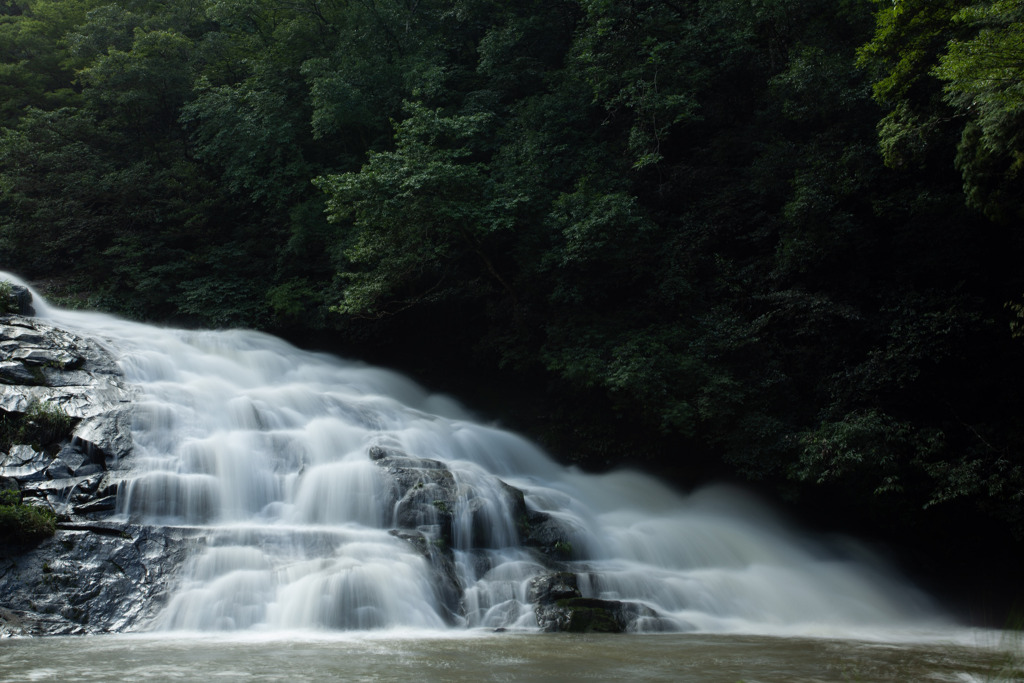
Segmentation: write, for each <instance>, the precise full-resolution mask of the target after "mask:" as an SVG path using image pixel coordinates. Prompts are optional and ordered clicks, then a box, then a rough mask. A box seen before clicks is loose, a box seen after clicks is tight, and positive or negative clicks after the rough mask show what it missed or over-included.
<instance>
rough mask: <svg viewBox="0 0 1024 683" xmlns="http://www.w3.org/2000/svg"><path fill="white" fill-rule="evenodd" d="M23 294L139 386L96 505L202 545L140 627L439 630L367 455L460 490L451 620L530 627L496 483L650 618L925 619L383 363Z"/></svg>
mask: <svg viewBox="0 0 1024 683" xmlns="http://www.w3.org/2000/svg"><path fill="white" fill-rule="evenodd" d="M0 279H8V280H13V281H15V282H16V283H18V282H19V281H18V280H17V279H16V278H13V277H12V276H8V275H5V274H2V273H0ZM35 307H36V311H37V314H38V315H39V316H40V317H42V318H46V319H47V320H48V321H49V322H51V323H53V324H56V325H58V326H63V327H66V328H70V329H74V330H77V331H78V332H80V333H82V334H85V335H88V336H91V337H94V338H96V339H98V340H99V341H100V342H101V343H102V344H104V346H106V347H107V348H108V349H109V350H110V351H111V353H112V354H113V355H114V357H115V358H116V360H117V362H118V363H119V365H120V367H121V368H122V369H123V371H124V373H125V376H126V378H127V379H128V380H129V381H130V382H132V383H134V384H135V385H137V386H138V387H139V389H140V391H141V396H140V399H139V401H138V404H137V407H136V410H135V417H134V427H133V437H134V442H135V448H134V454H133V456H132V457H131V459H130V460H131V462H130V463H125V465H126V466H128V467H129V470H128V472H127V474H126V477H127V478H126V481H125V483H124V484H123V485H122V487H121V490H120V493H119V502H118V514H119V515H120V516H122V517H124V518H127V519H131V520H133V521H137V522H141V523H147V524H165V525H176V526H191V527H200V528H202V530H203V534H204V536H205V537H206V541H207V542H206V543H205V547H204V549H203V550H202V551H200V552H199V553H198V554H197V555H196V556H195V557H193V558H191V560H190V561H189V562H187V563H186V566H185V567H184V569H183V572H182V575H181V577H180V581H179V583H178V587H177V589H176V591H175V593H174V595H173V596H172V597H171V598H170V600H169V601H168V603H167V606H166V608H165V609H164V610H163V612H162V613H161V615H160V617H159V618H158V620H157V622H156V624H155V625H154V628H157V629H166V630H183V631H213V630H217V631H249V632H254V633H267V632H285V631H292V630H295V629H322V630H328V631H332V630H357V631H358V630H365V629H382V628H390V629H416V630H420V629H422V630H425V631H432V630H437V629H444V628H450V627H451V625H452V615H450V614H447V613H446V612H445V609H444V607H443V606H442V604H441V600H440V599H439V596H438V595H437V591H436V589H435V587H434V586H432V584H431V582H430V580H429V576H430V566H429V561H428V560H427V559H426V558H425V557H424V555H423V554H421V553H420V552H417V551H416V549H415V548H414V547H413V546H412V545H411V544H410V543H407V542H406V541H404V540H401V539H400V538H396V537H395V536H393V535H391V534H389V533H388V532H389V530H390V529H392V528H393V526H394V524H395V519H394V510H393V507H392V506H393V503H394V501H393V495H392V491H391V488H390V487H391V486H392V483H391V482H390V481H389V479H388V477H387V476H385V474H384V473H383V472H382V470H381V469H380V468H379V467H378V466H377V465H375V464H374V463H372V462H371V461H370V460H369V459H368V457H367V452H368V449H369V448H371V447H372V446H385V447H388V448H392V449H398V450H400V451H404V452H405V453H408V454H410V455H412V456H414V457H417V458H426V459H433V460H438V461H442V462H444V463H445V464H446V465H447V466H448V468H449V469H450V470H451V472H452V474H453V476H454V477H455V481H456V482H457V484H458V486H459V488H460V490H463V491H465V492H466V497H465V498H464V499H460V501H464V503H465V504H463V502H460V505H459V506H457V507H458V508H459V509H456V510H454V511H453V514H452V519H453V525H454V528H453V534H452V538H453V539H454V546H455V547H454V548H453V551H454V560H455V567H456V573H457V575H458V576H457V584H458V586H459V588H460V590H461V591H462V596H461V606H462V608H461V613H460V614H459V615H458V616H457V617H455V623H456V626H458V627H462V628H479V627H488V628H494V627H505V628H523V629H531V628H536V627H537V621H536V618H535V616H534V613H533V610H532V607H531V606H530V605H529V604H528V595H527V593H528V586H529V582H530V580H531V579H532V578H534V577H536V576H537V575H538V574H540V573H542V572H543V571H545V570H544V568H543V567H542V565H541V564H540V563H539V562H538V560H537V559H536V557H535V556H534V555H531V554H530V553H529V552H527V550H525V549H523V548H521V547H520V546H519V538H518V533H517V520H515V519H513V518H512V513H511V511H510V510H509V509H508V506H507V505H506V504H505V502H504V501H505V497H504V496H503V495H502V492H501V490H500V488H501V484H500V482H499V479H500V481H504V482H506V483H508V484H510V485H512V486H515V487H517V488H519V489H521V490H522V491H523V492H524V493H525V500H526V503H527V505H528V506H529V507H530V508H531V509H534V510H538V511H542V512H546V513H548V514H550V515H552V516H553V517H555V518H557V519H558V520H559V521H560V522H561V523H562V525H563V527H564V528H565V529H567V530H568V533H569V535H570V538H569V539H567V541H568V545H569V546H570V547H571V549H572V557H573V559H572V561H571V562H569V563H568V564H567V567H568V569H569V570H571V571H573V572H575V573H576V574H577V576H578V581H579V587H580V590H581V591H582V592H583V594H584V597H595V598H602V599H609V600H621V601H631V602H637V603H640V604H643V605H645V606H647V607H650V608H651V609H653V610H654V611H655V612H657V614H658V615H660V617H661V618H660V619H655V620H651V621H650V622H649V623H648V625H649V626H650V627H651V628H659V629H664V628H675V629H680V630H695V631H705V632H741V633H759V634H786V635H793V634H802V635H827V636H836V635H842V634H863V633H871V632H877V631H878V629H884V630H886V631H887V632H889V631H891V630H892V629H893V628H907V629H928V628H932V627H933V626H935V625H936V624H940V623H941V620H940V619H939V618H938V617H937V615H936V613H935V610H934V609H933V608H932V607H931V605H930V604H929V601H928V600H927V599H926V598H925V597H924V596H923V595H922V594H920V593H919V592H918V591H916V590H915V589H914V588H913V587H911V586H908V585H906V584H905V583H903V582H901V581H900V580H898V579H896V578H894V577H892V576H891V575H889V574H888V573H887V572H886V571H885V570H884V569H883V568H882V567H881V564H880V563H878V562H876V561H874V560H872V559H871V558H870V557H869V556H868V554H867V553H866V552H861V551H858V552H857V553H853V554H851V553H850V552H845V553H843V554H842V555H840V554H837V553H835V552H833V551H831V550H829V549H827V548H826V547H824V546H823V545H822V544H820V543H818V542H816V541H814V540H813V539H810V538H808V537H805V536H803V535H801V534H800V533H799V532H797V531H795V530H793V529H792V528H790V527H789V526H788V525H787V524H786V523H784V522H783V521H781V520H780V519H779V518H778V517H777V516H776V515H775V514H773V512H772V511H771V510H770V509H768V508H767V507H765V506H764V505H762V504H761V503H759V502H758V501H756V500H755V499H753V498H752V497H750V496H749V495H747V494H746V493H744V492H741V491H738V490H736V489H732V488H727V487H711V488H707V489H703V490H701V491H698V492H696V493H694V494H692V495H682V494H680V493H678V492H676V491H673V490H671V489H669V488H668V487H666V486H664V485H662V484H661V483H659V482H658V481H656V480H654V479H652V478H650V477H648V476H645V475H642V474H638V473H635V472H615V473H611V474H604V475H589V474H584V473H581V472H579V471H577V470H574V469H571V468H564V467H561V466H559V465H558V464H556V463H555V462H554V461H553V460H552V459H551V458H550V457H549V456H548V455H546V454H545V453H544V452H542V451H541V450H540V449H539V448H537V447H536V446H535V445H534V444H532V443H530V442H529V441H527V440H525V439H523V438H521V437H519V436H517V435H515V434H512V433H509V432H506V431H502V430H500V429H496V428H494V427H491V426H487V425H483V424H479V423H477V422H474V421H473V420H472V419H470V417H469V415H468V413H467V412H466V411H465V410H464V409H462V408H461V407H460V406H459V405H458V404H457V403H456V402H455V401H453V400H451V399H448V398H446V397H439V396H434V395H431V394H429V393H428V392H426V391H424V390H423V389H422V388H421V387H419V386H418V385H416V384H415V383H414V382H412V381H410V380H409V379H407V378H405V377H403V376H401V375H399V374H397V373H394V372H390V371H388V370H383V369H380V368H374V367H369V366H367V365H364V364H362V363H357V362H350V361H346V360H342V359H340V358H336V357H334V356H331V355H328V354H323V353H312V352H308V351H303V350H300V349H297V348H295V347H293V346H291V345H289V344H287V343H286V342H284V341H282V340H280V339H277V338H275V337H272V336H269V335H266V334H262V333H258V332H252V331H242V330H228V331H188V330H179V329H166V328H161V327H156V326H151V325H143V324H139V323H133V322H128V321H124V320H120V319H117V318H114V317H111V316H107V315H102V314H98V313H84V312H77V311H65V310H60V309H57V308H54V307H52V306H49V305H48V304H47V303H46V302H45V301H44V300H43V299H42V298H41V297H39V296H38V295H36V296H35ZM470 494H474V495H475V499H474V500H475V501H476V502H474V509H473V510H472V514H470V511H469V510H468V506H469V500H470V498H469V496H470ZM463 508H466V509H463ZM481 519H484V520H486V522H487V523H486V525H485V526H484V528H481V524H480V521H479V520H481ZM851 547H854V546H853V545H852V544H847V548H848V549H849V548H851ZM481 548H482V550H480V549H481ZM644 625H645V622H644V620H641V621H640V622H639V624H638V626H639V628H641V629H642V628H644Z"/></svg>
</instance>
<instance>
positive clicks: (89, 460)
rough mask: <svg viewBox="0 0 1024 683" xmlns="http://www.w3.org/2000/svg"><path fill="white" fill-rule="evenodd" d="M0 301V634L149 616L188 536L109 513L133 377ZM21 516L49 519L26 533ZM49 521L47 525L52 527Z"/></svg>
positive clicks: (123, 454)
mask: <svg viewBox="0 0 1024 683" xmlns="http://www.w3.org/2000/svg"><path fill="white" fill-rule="evenodd" d="M11 289H12V290H13V291H12V292H10V293H9V294H8V300H7V301H0V311H14V312H13V313H7V314H3V315H0V495H2V496H3V498H2V499H0V501H2V502H3V503H6V505H2V506H0V513H4V514H3V516H0V637H3V636H11V635H50V634H69V633H93V632H103V631H122V630H125V629H127V628H129V627H131V626H132V624H134V623H136V622H138V621H139V620H140V619H143V618H145V617H147V616H149V614H150V612H151V611H152V610H153V609H154V608H155V606H157V605H159V604H161V602H162V601H161V600H160V597H161V595H162V594H163V592H164V591H165V590H166V588H165V582H164V577H165V575H166V574H167V573H168V572H169V571H170V570H171V568H173V567H175V566H177V563H178V562H179V561H181V560H182V559H183V558H184V548H185V546H186V545H187V544H188V543H189V542H190V541H189V540H188V539H186V538H184V537H182V536H180V535H175V534H174V533H173V532H168V531H167V530H155V529H151V528H146V527H140V526H135V525H129V524H126V523H121V522H117V521H113V520H111V519H110V518H111V516H112V515H113V513H114V512H115V508H116V501H117V488H118V485H119V483H120V482H121V480H122V475H121V471H120V468H121V464H122V462H123V461H124V460H125V458H127V457H128V456H129V454H130V453H131V448H132V439H131V412H130V411H131V402H132V399H133V397H134V390H133V388H132V387H131V386H130V385H128V384H127V383H125V382H124V380H123V377H122V375H121V373H120V371H119V370H118V367H117V365H116V363H115V362H114V360H113V358H112V357H111V355H110V354H109V353H108V352H107V350H105V349H104V348H103V347H102V346H101V345H100V344H99V343H98V342H96V341H94V340H91V339H86V338H83V337H81V336H79V335H76V334H73V333H71V332H68V331H66V330H61V329H58V328H56V327H54V326H52V325H49V324H47V323H45V322H43V321H42V320H39V319H36V318H32V317H28V315H26V314H31V313H32V310H31V296H30V294H29V293H28V291H27V290H25V289H24V288H21V287H17V286H15V287H13V288H11ZM19 515H20V516H21V517H20V519H24V518H25V517H26V516H28V517H34V518H36V519H41V520H44V521H45V520H49V522H48V523H49V525H50V526H49V528H48V529H46V530H45V531H44V532H43V533H39V532H38V530H36V532H35V533H33V534H27V533H23V530H22V529H19V527H18V525H17V521H18V519H19ZM49 531H53V533H52V535H50V534H49Z"/></svg>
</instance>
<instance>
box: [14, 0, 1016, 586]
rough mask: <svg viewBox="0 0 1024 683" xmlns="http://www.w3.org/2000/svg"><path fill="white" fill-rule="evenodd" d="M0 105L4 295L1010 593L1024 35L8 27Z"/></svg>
mask: <svg viewBox="0 0 1024 683" xmlns="http://www.w3.org/2000/svg"><path fill="white" fill-rule="evenodd" d="M0 92H2V95H0V270H8V271H11V272H14V273H17V274H18V275H19V276H20V277H23V278H25V279H27V280H30V281H31V282H33V283H34V284H36V285H37V287H38V288H39V289H40V290H41V291H42V292H43V293H44V294H45V296H47V297H48V299H49V300H51V301H52V302H54V303H57V304H59V305H62V306H69V307H82V308H89V309H99V310H105V311H110V312H114V313H116V314H118V315H122V316H126V317H130V318H134V319H141V320H147V321H155V322H160V323H166V324H173V325H178V326H195V327H248V328H255V329H261V330H267V331H270V332H273V333H275V334H279V335H282V336H284V337H286V338H287V339H289V340H291V341H293V342H294V343H297V344H299V345H300V346H305V347H308V348H319V349H327V350H330V351H332V352H336V353H340V354H342V355H346V356H349V357H354V358H361V359H365V360H367V361H370V362H374V363H380V364H383V365H388V366H391V367H395V368H398V369H401V370H403V371H405V372H408V373H410V374H411V375H412V376H414V377H415V378H416V379H418V380H419V381H420V382H422V383H423V384H425V385H426V386H428V387H430V388H432V389H435V390H439V391H444V392H447V393H451V394H453V395H455V396H457V397H458V398H460V399H462V400H464V401H465V402H466V403H467V404H468V405H469V406H471V407H472V408H474V409H475V410H478V411H479V412H480V413H481V414H482V416H484V417H486V418H488V419H494V420H498V421H500V422H501V423H502V424H504V425H505V426H508V427H511V428H513V429H516V430H519V431H521V432H523V433H525V434H527V435H528V436H530V437H531V438H533V439H535V440H537V441H538V442H540V443H542V444H543V445H544V446H545V447H546V448H547V449H548V450H549V451H551V452H552V453H553V454H555V455H556V456H557V457H558V458H559V459H561V460H562V461H563V462H566V463H573V464H576V465H578V466H580V467H582V468H584V469H588V470H595V471H600V470H604V469H608V468H614V467H618V466H632V467H639V468H643V469H647V470H650V471H652V472H655V473H657V474H658V475H659V476H662V477H664V478H665V479H666V480H668V481H670V482H671V483H673V484H674V485H676V486H679V487H681V488H684V489H685V488H688V487H692V486H694V485H697V484H700V483H703V482H706V481H711V480H730V481H738V482H744V483H745V484H746V485H749V486H751V487H754V488H756V489H757V490H759V491H761V492H763V494H764V495H765V496H768V497H770V498H772V499H775V500H779V501H783V502H784V503H785V504H786V505H789V506H791V509H793V510H796V511H797V512H798V513H799V514H800V515H802V516H803V517H804V518H805V519H807V520H809V523H811V524H820V526H821V528H822V529H823V530H824V529H828V530H840V531H846V532H851V533H856V534H859V535H861V536H863V537H865V538H868V539H872V540H874V541H876V542H878V543H879V544H881V545H883V546H888V547H891V548H895V549H897V552H896V555H897V557H898V558H899V560H900V561H901V562H903V563H905V564H906V566H907V567H908V568H909V569H910V570H911V571H912V572H913V571H916V572H919V573H922V574H924V575H931V576H938V575H940V574H941V575H942V576H943V577H944V580H946V581H947V582H948V583H956V582H958V581H960V580H961V578H962V577H965V576H970V577H971V578H972V580H975V581H976V580H978V579H984V580H986V581H988V580H992V582H993V585H996V586H1002V587H1003V588H1006V587H1007V586H1013V585H1016V583H1015V581H1016V578H1015V574H1014V571H1015V568H1016V567H1018V566H1019V564H1017V561H1018V560H1019V559H1020V558H1021V556H1022V555H1024V553H1022V549H1024V400H1022V398H1024V397H1022V392H1021V384H1022V381H1021V380H1022V378H1024V268H1022V266H1021V263H1022V258H1024V232H1022V221H1024V4H1022V3H1020V2H1017V1H1015V0H879V1H877V2H876V1H872V0H544V1H543V2H541V1H538V0H174V1H173V2H169V1H162V0H121V1H118V2H111V1H110V0H0ZM937 566H941V567H942V570H941V571H940V570H936V567H937ZM1018 590H1019V588H1018Z"/></svg>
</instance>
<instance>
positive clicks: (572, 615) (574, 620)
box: [555, 598, 625, 633]
mask: <svg viewBox="0 0 1024 683" xmlns="http://www.w3.org/2000/svg"><path fill="white" fill-rule="evenodd" d="M555 604H557V605H558V606H559V607H561V608H563V609H565V610H566V611H567V612H568V617H569V618H568V621H567V623H566V624H565V626H564V627H563V630H564V631H566V632H567V633H622V632H623V631H624V630H625V624H622V623H620V621H619V612H620V611H621V607H622V603H621V602H614V601H610V600H597V599H594V598H568V599H566V600H559V601H558V602H557V603H555Z"/></svg>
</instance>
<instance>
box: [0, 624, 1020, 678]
mask: <svg viewBox="0 0 1024 683" xmlns="http://www.w3.org/2000/svg"><path fill="white" fill-rule="evenodd" d="M0 680H3V681H118V680H132V681H184V680H205V681H236V680H238V681H278V680H309V681H327V680H338V681H403V682H405V681H445V682H449V681H467V682H468V681H473V682H479V681H568V680H586V681H627V680H628V681H709V682H710V681H715V682H718V681H721V682H736V681H745V682H748V683H754V682H761V683H767V682H769V681H779V682H782V681H786V682H787V683H799V682H807V683H810V682H815V683H817V682H824V681H950V682H954V681H955V682H961V683H965V682H966V683H970V682H974V681H1020V680H1024V667H1022V647H1021V640H1020V636H1019V634H1007V633H1002V632H994V631H964V632H959V633H957V634H955V635H954V636H952V637H951V638H950V639H944V638H942V637H938V636H930V637H927V638H926V639H923V640H914V639H912V640H900V639H890V640H887V641H873V640H850V639H830V638H787V637H764V636H743V635H702V634H672V635H642V636H632V635H625V636H623V635H617V636H611V635H568V634H536V633H484V632H476V633H473V632H471V633H468V634H467V633H460V634H459V635H458V636H453V635H445V634H436V635H429V636H424V635H422V634H415V635H412V634H403V633H370V634H367V633H362V634H356V635H342V636H329V637H328V636H324V635H323V634H291V635H288V636H286V637H282V636H281V634H274V635H273V636H270V635H267V636H259V635H256V636H248V637H245V638H238V637H221V636H210V635H196V636H185V637H183V636H181V635H178V634H176V635H174V636H153V635H111V636H83V637H50V638H23V639H19V638H10V639H6V640H2V641H0Z"/></svg>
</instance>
